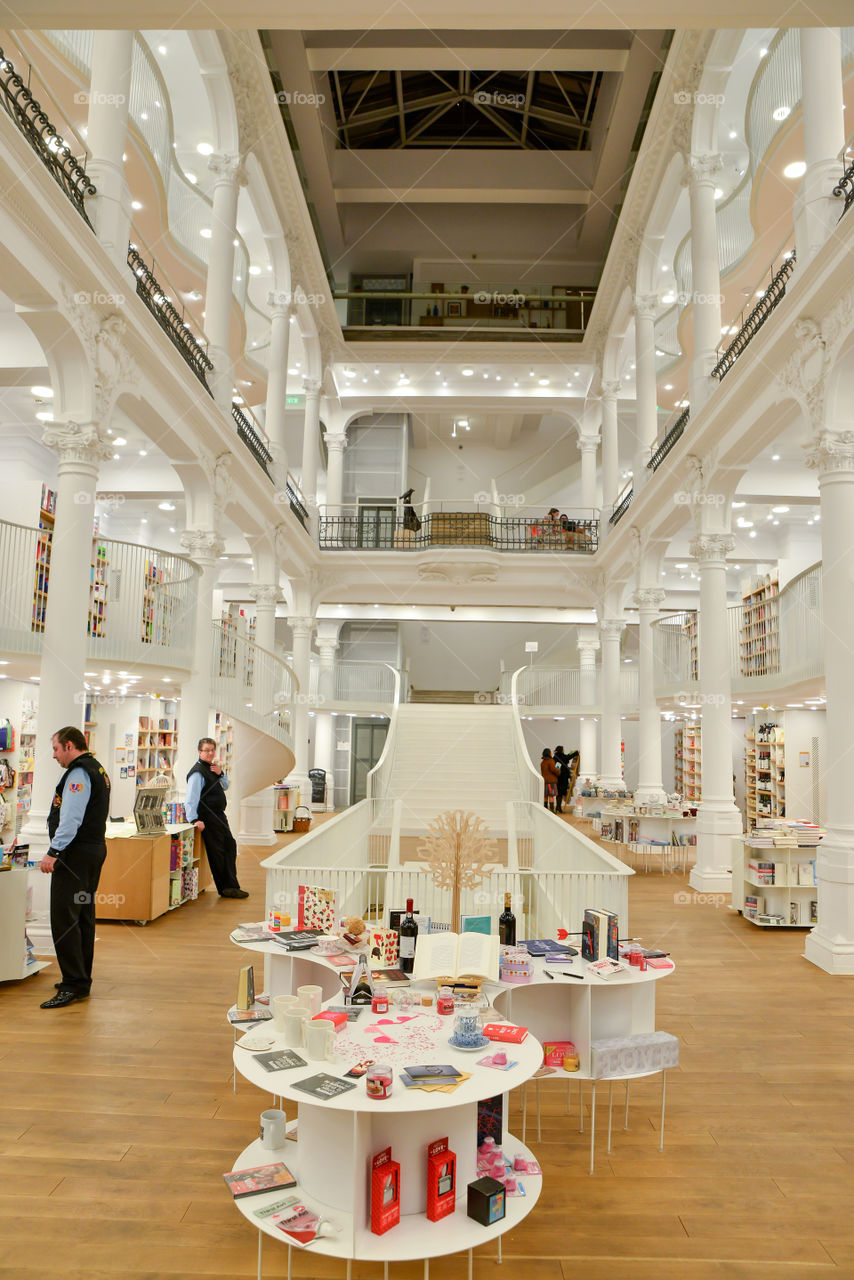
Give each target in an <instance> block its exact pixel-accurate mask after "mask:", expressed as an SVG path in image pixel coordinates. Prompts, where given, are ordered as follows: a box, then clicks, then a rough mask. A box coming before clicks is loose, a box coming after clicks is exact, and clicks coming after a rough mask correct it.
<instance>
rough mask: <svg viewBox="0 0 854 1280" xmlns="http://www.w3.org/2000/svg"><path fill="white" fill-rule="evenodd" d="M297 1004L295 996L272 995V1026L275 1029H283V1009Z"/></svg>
mask: <svg viewBox="0 0 854 1280" xmlns="http://www.w3.org/2000/svg"><path fill="white" fill-rule="evenodd" d="M295 1004H298V999H297V997H296V996H273V1026H274V1027H275V1028H276V1030H277V1031H284V1029H285V1011H286V1010H287V1009H292V1008H293V1006H294V1005H295Z"/></svg>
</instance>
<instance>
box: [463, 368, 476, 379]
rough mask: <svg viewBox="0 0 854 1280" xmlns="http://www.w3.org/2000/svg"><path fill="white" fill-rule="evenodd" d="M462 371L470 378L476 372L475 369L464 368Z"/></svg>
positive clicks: (464, 375)
mask: <svg viewBox="0 0 854 1280" xmlns="http://www.w3.org/2000/svg"><path fill="white" fill-rule="evenodd" d="M461 372H462V375H463V377H464V378H470V377H471V376H472V374H473V373H474V369H463V370H462V371H461Z"/></svg>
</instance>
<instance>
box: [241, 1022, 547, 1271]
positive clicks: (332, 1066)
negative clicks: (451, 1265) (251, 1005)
mask: <svg viewBox="0 0 854 1280" xmlns="http://www.w3.org/2000/svg"><path fill="white" fill-rule="evenodd" d="M333 1003H335V1001H333ZM403 1019H407V1020H406V1021H403ZM453 1025H454V1019H453V1017H452V1016H449V1017H440V1016H439V1015H437V1014H436V1013H435V1012H434V1011H433V1010H423V1009H421V1008H420V1007H418V1006H416V1007H413V1008H412V1009H404V1010H402V1009H399V1008H398V1007H392V1008H391V1009H390V1010H389V1013H388V1014H375V1013H372V1011H371V1009H370V1007H367V1008H364V1009H363V1010H362V1012H361V1014H360V1016H359V1020H358V1021H357V1022H353V1023H348V1024H347V1027H346V1028H344V1030H342V1031H341V1032H339V1033H338V1035H337V1037H336V1052H337V1057H336V1060H335V1061H333V1062H326V1061H313V1060H311V1059H309V1058H308V1054H307V1051H306V1050H305V1049H298V1050H296V1052H298V1053H299V1054H300V1056H301V1057H303V1058H304V1059H306V1061H307V1066H305V1067H298V1068H295V1069H290V1070H287V1071H274V1072H269V1071H266V1070H264V1068H263V1067H262V1066H261V1065H260V1063H258V1062H257V1061H256V1060H255V1056H254V1054H252V1053H250V1052H249V1051H247V1050H245V1049H242V1048H240V1044H239V1042H238V1044H237V1046H236V1047H235V1049H234V1062H235V1065H236V1068H237V1070H238V1071H239V1072H240V1073H241V1074H242V1075H243V1076H244V1077H245V1078H246V1079H247V1080H249V1081H251V1083H253V1084H256V1085H257V1086H258V1087H259V1089H262V1090H265V1091H267V1092H269V1091H271V1090H272V1091H273V1092H274V1093H276V1094H278V1095H279V1096H280V1097H281V1098H282V1100H283V1104H284V1105H285V1107H286V1109H287V1110H290V1109H291V1108H292V1107H293V1105H294V1104H296V1103H299V1104H300V1109H299V1141H298V1142H297V1143H291V1142H288V1143H287V1144H286V1147H285V1149H284V1150H283V1151H280V1152H271V1151H269V1150H266V1149H265V1148H263V1147H262V1146H261V1145H260V1143H259V1142H255V1143H253V1144H252V1145H251V1146H250V1147H248V1148H247V1149H246V1150H245V1151H243V1152H242V1153H241V1155H240V1157H239V1158H238V1160H237V1162H236V1164H235V1166H234V1167H235V1168H247V1167H251V1166H252V1165H256V1164H269V1163H271V1162H273V1161H275V1160H277V1159H281V1160H283V1161H284V1162H285V1163H286V1164H287V1165H288V1167H289V1168H290V1169H291V1171H292V1173H293V1174H294V1176H295V1177H296V1178H297V1179H298V1186H297V1187H296V1188H295V1189H294V1191H293V1192H292V1193H286V1192H282V1191H279V1192H270V1193H266V1194H265V1195H263V1196H261V1195H259V1196H251V1197H249V1198H248V1199H246V1200H241V1201H237V1202H236V1203H237V1205H238V1208H239V1209H240V1211H241V1212H242V1213H243V1214H244V1216H245V1217H246V1218H247V1219H248V1220H249V1221H251V1222H252V1223H253V1225H254V1226H256V1227H257V1228H258V1230H259V1232H262V1233H266V1234H267V1235H271V1236H273V1237H274V1238H276V1239H278V1240H280V1241H282V1242H284V1243H287V1239H286V1237H284V1236H283V1235H282V1233H281V1232H279V1231H278V1230H277V1229H276V1227H275V1226H273V1225H271V1224H270V1223H268V1222H266V1221H264V1220H261V1219H257V1218H255V1217H254V1210H255V1209H257V1208H261V1207H263V1206H264V1205H265V1204H268V1203H271V1202H272V1201H273V1200H275V1199H277V1198H282V1196H283V1195H285V1194H299V1195H304V1196H305V1198H306V1202H307V1203H308V1204H309V1205H310V1207H311V1208H312V1209H314V1210H315V1211H317V1212H319V1213H321V1215H323V1216H325V1217H328V1218H329V1219H330V1220H331V1221H332V1222H334V1223H335V1224H336V1225H337V1226H338V1227H340V1233H339V1234H338V1235H336V1236H334V1237H323V1238H321V1239H319V1240H316V1241H315V1242H314V1243H313V1244H311V1245H310V1246H309V1251H310V1252H315V1253H323V1254H328V1255H329V1256H331V1257H338V1258H346V1259H348V1260H350V1259H352V1258H361V1259H380V1260H383V1261H394V1260H403V1259H413V1258H424V1259H425V1273H426V1271H427V1260H428V1259H429V1258H431V1257H437V1256H440V1255H444V1254H449V1253H457V1252H459V1251H461V1250H465V1249H468V1250H471V1249H474V1248H476V1247H477V1246H478V1245H482V1244H485V1243H487V1242H488V1241H490V1240H491V1239H493V1238H497V1237H499V1236H500V1235H501V1234H502V1233H503V1232H505V1231H509V1230H510V1229H511V1228H512V1227H514V1226H516V1224H517V1223H518V1222H520V1221H521V1220H522V1218H524V1217H525V1216H526V1215H527V1214H528V1213H530V1211H531V1209H533V1207H534V1205H535V1203H536V1201H537V1199H538V1197H539V1194H540V1190H541V1183H542V1178H541V1177H540V1176H536V1177H526V1178H523V1179H521V1181H522V1182H523V1184H524V1187H525V1192H526V1194H525V1195H524V1196H518V1197H517V1196H508V1197H507V1202H506V1203H507V1212H506V1216H505V1217H504V1218H503V1219H502V1220H501V1221H500V1222H496V1223H494V1224H492V1225H491V1226H489V1227H483V1226H481V1225H480V1223H478V1222H475V1221H474V1220H473V1219H471V1218H469V1217H468V1215H467V1213H466V1188H467V1186H468V1183H469V1182H471V1181H473V1180H474V1179H475V1178H477V1176H478V1174H477V1104H478V1102H479V1101H480V1100H481V1099H484V1098H491V1097H494V1096H496V1095H497V1094H503V1095H504V1097H505V1103H504V1136H503V1140H502V1145H503V1148H504V1152H505V1154H506V1155H508V1156H509V1157H510V1158H511V1159H512V1158H513V1157H514V1156H515V1155H517V1154H522V1155H524V1156H525V1158H526V1159H532V1158H533V1157H532V1156H531V1153H530V1152H529V1151H528V1149H527V1148H526V1147H523V1146H522V1144H521V1143H519V1142H518V1141H517V1140H516V1139H514V1138H512V1137H510V1136H508V1135H506V1114H507V1102H506V1097H507V1093H508V1092H509V1090H511V1089H513V1088H516V1087H517V1086H518V1085H520V1084H523V1083H524V1082H525V1081H526V1080H528V1079H529V1078H530V1077H531V1076H532V1075H533V1074H534V1072H535V1071H537V1069H538V1068H539V1066H540V1064H541V1062H542V1054H543V1051H542V1046H541V1045H540V1044H539V1043H538V1042H537V1041H536V1040H535V1039H534V1037H533V1036H532V1035H529V1036H528V1038H527V1039H526V1041H525V1042H524V1044H522V1045H518V1046H517V1045H500V1046H499V1045H497V1044H493V1045H491V1046H486V1047H484V1048H483V1049H482V1050H480V1051H475V1052H472V1053H468V1052H461V1051H459V1050H457V1049H454V1048H453V1047H452V1046H451V1045H449V1044H448V1037H449V1036H450V1034H451V1032H452V1030H453ZM263 1027H264V1031H265V1032H266V1031H267V1030H268V1028H270V1023H264V1024H263ZM269 1034H270V1035H271V1036H275V1038H276V1047H284V1043H283V1038H282V1037H279V1036H277V1035H276V1033H275V1030H271V1031H270V1033H269ZM497 1048H504V1049H506V1051H507V1054H508V1058H509V1059H510V1060H511V1061H515V1062H516V1065H515V1066H514V1067H512V1068H511V1069H510V1070H509V1071H496V1070H494V1069H492V1068H489V1067H481V1066H478V1065H477V1063H478V1059H480V1058H481V1057H484V1056H485V1055H486V1054H489V1053H492V1052H495V1050H496V1049H497ZM362 1058H373V1059H374V1060H375V1061H377V1062H389V1063H390V1064H391V1066H392V1069H393V1071H394V1075H395V1082H394V1087H393V1091H392V1094H391V1096H390V1097H389V1098H386V1099H383V1100H376V1099H373V1098H370V1097H368V1095H367V1093H366V1089H365V1080H364V1077H362V1078H361V1079H358V1080H356V1081H355V1085H356V1087H355V1088H354V1089H351V1090H349V1091H348V1092H347V1093H344V1094H341V1095H340V1096H338V1097H336V1098H332V1099H330V1100H329V1101H320V1100H317V1099H313V1098H312V1097H311V1095H309V1094H306V1093H302V1092H301V1091H300V1090H298V1089H294V1088H293V1081H295V1080H304V1079H306V1078H307V1077H309V1076H311V1075H315V1074H317V1073H318V1072H321V1071H324V1072H327V1073H329V1074H330V1075H334V1076H339V1077H340V1076H343V1074H344V1072H345V1071H346V1070H347V1069H348V1067H349V1066H350V1065H352V1064H353V1063H354V1062H357V1061H359V1060H360V1059H362ZM419 1062H420V1063H428V1062H436V1063H451V1064H453V1065H454V1066H456V1067H457V1068H458V1069H459V1070H460V1071H464V1072H470V1073H471V1078H470V1079H469V1080H467V1081H465V1082H464V1083H463V1084H460V1085H459V1086H458V1087H457V1088H456V1089H455V1090H454V1091H453V1093H450V1094H446V1093H426V1092H424V1091H423V1090H420V1089H405V1088H404V1086H403V1085H402V1083H401V1082H400V1080H399V1078H398V1077H399V1072H400V1071H401V1070H402V1069H403V1067H405V1066H406V1065H407V1064H408V1065H413V1064H415V1063H419ZM443 1137H447V1139H448V1145H449V1147H450V1149H451V1150H452V1151H454V1152H455V1153H456V1157H457V1186H456V1193H457V1195H456V1203H457V1207H456V1211H455V1212H454V1213H453V1214H451V1215H449V1216H448V1217H447V1218H444V1219H442V1220H441V1221H440V1222H435V1223H434V1222H430V1221H429V1220H428V1219H427V1217H426V1216H425V1208H426V1197H427V1177H426V1175H427V1165H426V1150H427V1146H428V1144H429V1143H431V1142H433V1141H435V1140H436V1139H438V1138H443ZM388 1146H391V1148H392V1158H393V1159H394V1160H397V1161H399V1162H400V1166H401V1181H400V1185H401V1220H400V1223H399V1224H398V1225H397V1226H396V1227H393V1228H392V1229H391V1230H390V1231H388V1232H386V1233H385V1234H384V1235H381V1236H378V1235H374V1234H373V1232H372V1231H371V1229H370V1225H369V1222H370V1163H371V1159H372V1157H373V1156H375V1155H377V1154H378V1153H379V1152H380V1151H382V1150H383V1149H384V1148H385V1147H388ZM304 1153H308V1155H307V1156H306V1155H305V1154H304ZM469 1269H470V1270H471V1258H470V1260H469ZM348 1273H349V1266H348ZM258 1274H259V1276H260V1274H261V1258H260V1240H259V1271H258Z"/></svg>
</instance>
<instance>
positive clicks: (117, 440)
mask: <svg viewBox="0 0 854 1280" xmlns="http://www.w3.org/2000/svg"><path fill="white" fill-rule="evenodd" d="M113 444H118V445H122V444H127V440H125V438H124V436H116V437H115V439H114V440H113Z"/></svg>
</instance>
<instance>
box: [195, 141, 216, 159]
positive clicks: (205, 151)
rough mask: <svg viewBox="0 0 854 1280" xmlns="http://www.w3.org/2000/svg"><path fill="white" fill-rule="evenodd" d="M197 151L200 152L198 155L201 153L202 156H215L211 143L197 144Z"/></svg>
mask: <svg viewBox="0 0 854 1280" xmlns="http://www.w3.org/2000/svg"><path fill="white" fill-rule="evenodd" d="M196 150H197V151H198V153H199V155H200V156H212V155H213V147H212V146H211V144H210V143H209V142H198V143H197V144H196Z"/></svg>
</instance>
